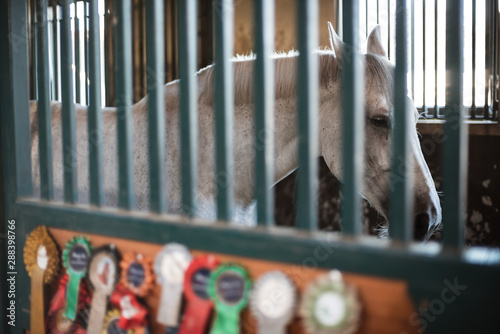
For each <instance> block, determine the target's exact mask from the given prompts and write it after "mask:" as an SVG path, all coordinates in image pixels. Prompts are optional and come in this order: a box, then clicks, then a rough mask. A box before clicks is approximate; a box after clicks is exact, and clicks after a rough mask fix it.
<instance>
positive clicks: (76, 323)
mask: <svg viewBox="0 0 500 334" xmlns="http://www.w3.org/2000/svg"><path fill="white" fill-rule="evenodd" d="M67 284H68V276H67V275H64V276H63V277H62V278H61V280H60V281H59V288H58V289H57V292H56V294H55V295H54V297H53V298H52V300H51V302H50V307H49V312H48V315H47V327H48V333H50V334H85V333H86V330H84V328H86V327H87V326H86V323H85V321H84V320H85V319H79V318H81V314H82V313H83V311H84V309H85V308H86V307H87V306H88V304H89V302H90V297H89V295H88V292H87V287H86V284H85V283H84V282H83V283H82V284H81V286H80V294H79V296H78V298H79V300H78V312H77V313H78V316H77V317H76V319H75V320H71V319H69V318H66V317H65V316H64V305H65V303H66V298H65V295H66V286H67Z"/></svg>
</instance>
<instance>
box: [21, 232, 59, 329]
mask: <svg viewBox="0 0 500 334" xmlns="http://www.w3.org/2000/svg"><path fill="white" fill-rule="evenodd" d="M24 264H25V266H26V271H27V272H28V275H29V276H30V277H31V315H30V324H31V326H30V333H33V334H43V333H45V322H44V319H45V310H44V305H45V301H44V296H43V290H44V289H43V285H44V283H45V284H48V283H50V282H51V281H52V280H53V279H54V277H55V276H56V275H57V272H58V269H59V252H58V250H57V245H56V243H55V242H54V240H52V237H51V236H50V235H49V232H48V231H47V228H46V227H45V226H38V227H37V228H35V229H34V230H33V231H32V232H31V233H30V234H29V235H28V237H27V239H26V243H25V244H24Z"/></svg>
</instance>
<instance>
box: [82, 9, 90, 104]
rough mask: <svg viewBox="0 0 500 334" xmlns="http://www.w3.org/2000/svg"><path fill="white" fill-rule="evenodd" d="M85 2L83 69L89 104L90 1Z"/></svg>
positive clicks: (86, 100)
mask: <svg viewBox="0 0 500 334" xmlns="http://www.w3.org/2000/svg"><path fill="white" fill-rule="evenodd" d="M87 1H90V0H87ZM87 1H84V2H83V71H84V73H85V103H86V104H87V105H88V104H89V94H90V91H89V86H90V85H89V84H88V83H89V82H90V78H89V24H90V23H89V7H88V6H89V3H88V2H87Z"/></svg>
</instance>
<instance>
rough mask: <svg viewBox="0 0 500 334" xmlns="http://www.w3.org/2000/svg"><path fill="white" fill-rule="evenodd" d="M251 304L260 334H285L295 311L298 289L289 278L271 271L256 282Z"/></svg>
mask: <svg viewBox="0 0 500 334" xmlns="http://www.w3.org/2000/svg"><path fill="white" fill-rule="evenodd" d="M249 302H250V310H251V311H252V313H253V314H254V315H255V318H256V319H257V322H258V324H259V330H258V333H261V334H284V333H286V326H287V324H288V323H289V322H290V320H292V318H293V314H294V311H295V304H296V289H295V286H294V284H293V283H292V281H291V280H290V279H289V278H288V276H286V275H285V274H283V273H282V272H280V271H271V272H269V273H267V274H265V275H263V276H261V277H260V278H259V279H258V280H257V281H256V282H255V284H254V286H253V289H252V292H251V293H250V301H249Z"/></svg>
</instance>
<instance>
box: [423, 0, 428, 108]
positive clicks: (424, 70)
mask: <svg viewBox="0 0 500 334" xmlns="http://www.w3.org/2000/svg"><path fill="white" fill-rule="evenodd" d="M426 1H427V0H422V92H423V94H422V113H423V114H424V115H425V116H427V111H428V110H427V105H426V103H425V94H426V91H425V79H426V78H425V73H426V67H425V59H426V58H427V57H426V53H425V44H426V43H425V40H426V38H425V26H426V23H425V3H426Z"/></svg>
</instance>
